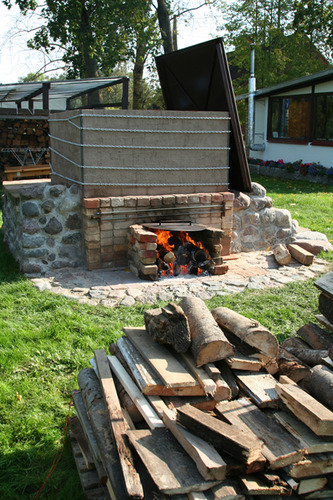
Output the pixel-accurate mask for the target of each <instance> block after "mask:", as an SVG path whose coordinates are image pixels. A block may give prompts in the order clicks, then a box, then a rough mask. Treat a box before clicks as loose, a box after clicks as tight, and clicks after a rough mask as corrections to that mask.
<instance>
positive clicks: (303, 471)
mask: <svg viewBox="0 0 333 500" xmlns="http://www.w3.org/2000/svg"><path fill="white" fill-rule="evenodd" d="M332 472H333V454H332V453H325V454H324V453H322V454H321V453H320V454H317V455H308V456H307V457H306V458H304V459H303V460H301V461H300V462H298V463H296V464H293V465H291V466H290V468H289V469H288V473H289V475H290V476H291V477H293V478H294V479H302V478H306V477H314V476H324V475H326V474H331V473H332Z"/></svg>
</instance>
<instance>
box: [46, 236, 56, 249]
mask: <svg viewBox="0 0 333 500" xmlns="http://www.w3.org/2000/svg"><path fill="white" fill-rule="evenodd" d="M46 243H47V245H48V246H49V247H50V248H53V247H54V245H55V239H54V238H47V239H46Z"/></svg>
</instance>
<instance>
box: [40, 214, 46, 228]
mask: <svg viewBox="0 0 333 500" xmlns="http://www.w3.org/2000/svg"><path fill="white" fill-rule="evenodd" d="M38 222H39V224H41V225H42V226H44V225H45V224H46V222H47V218H46V217H45V215H44V216H43V217H40V218H39V219H38Z"/></svg>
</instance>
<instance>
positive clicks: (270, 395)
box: [234, 370, 279, 408]
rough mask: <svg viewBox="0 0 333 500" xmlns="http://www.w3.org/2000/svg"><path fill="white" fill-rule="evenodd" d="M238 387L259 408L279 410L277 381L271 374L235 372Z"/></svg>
mask: <svg viewBox="0 0 333 500" xmlns="http://www.w3.org/2000/svg"><path fill="white" fill-rule="evenodd" d="M234 374H235V376H236V379H237V382H238V385H239V386H240V387H241V388H242V389H243V391H244V392H245V394H246V395H247V396H249V398H250V399H252V401H253V402H254V403H255V404H256V405H257V406H259V408H277V407H278V404H279V396H278V394H277V392H276V390H275V385H276V379H275V378H274V377H273V376H272V375H270V374H269V373H256V372H254V373H252V372H241V371H235V370H234Z"/></svg>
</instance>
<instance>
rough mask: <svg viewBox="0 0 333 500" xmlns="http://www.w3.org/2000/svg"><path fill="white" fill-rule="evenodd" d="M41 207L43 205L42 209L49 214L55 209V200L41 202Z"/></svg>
mask: <svg viewBox="0 0 333 500" xmlns="http://www.w3.org/2000/svg"><path fill="white" fill-rule="evenodd" d="M41 207H42V210H43V212H44V214H49V213H50V212H52V210H53V209H54V207H55V203H54V201H53V200H45V201H44V202H43V203H42V204H41Z"/></svg>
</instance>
